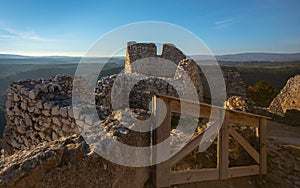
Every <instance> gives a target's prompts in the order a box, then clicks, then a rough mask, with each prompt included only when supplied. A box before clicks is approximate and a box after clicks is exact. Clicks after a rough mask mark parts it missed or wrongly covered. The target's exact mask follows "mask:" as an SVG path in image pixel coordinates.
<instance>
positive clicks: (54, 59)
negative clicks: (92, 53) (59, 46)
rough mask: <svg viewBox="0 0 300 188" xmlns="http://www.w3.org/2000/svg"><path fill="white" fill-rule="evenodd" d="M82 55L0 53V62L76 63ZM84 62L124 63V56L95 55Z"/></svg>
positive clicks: (9, 63)
mask: <svg viewBox="0 0 300 188" xmlns="http://www.w3.org/2000/svg"><path fill="white" fill-rule="evenodd" d="M81 60H82V57H68V56H22V55H14V54H0V64H2V65H3V64H8V65H11V64H15V65H16V64H20V65H21V64H39V65H41V64H51V65H52V64H78V63H79V62H80V61H81ZM84 60H85V62H86V63H115V64H118V65H124V63H125V57H113V58H107V57H95V58H85V59H84Z"/></svg>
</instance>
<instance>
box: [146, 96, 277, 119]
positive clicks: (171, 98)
mask: <svg viewBox="0 0 300 188" xmlns="http://www.w3.org/2000/svg"><path fill="white" fill-rule="evenodd" d="M145 93H147V94H151V92H150V93H149V92H147V91H146V92H145ZM155 95H157V96H158V97H159V98H166V99H170V100H171V101H181V102H187V103H193V104H198V105H201V106H203V107H205V106H206V107H209V108H214V109H220V110H224V109H225V108H223V107H220V106H214V105H210V104H206V103H202V102H195V101H191V100H187V99H179V98H176V97H173V96H168V95H163V94H155ZM226 111H229V112H233V113H237V114H244V115H247V116H255V117H261V118H265V119H271V118H270V117H267V116H262V115H258V114H252V113H249V112H243V111H238V110H231V109H226Z"/></svg>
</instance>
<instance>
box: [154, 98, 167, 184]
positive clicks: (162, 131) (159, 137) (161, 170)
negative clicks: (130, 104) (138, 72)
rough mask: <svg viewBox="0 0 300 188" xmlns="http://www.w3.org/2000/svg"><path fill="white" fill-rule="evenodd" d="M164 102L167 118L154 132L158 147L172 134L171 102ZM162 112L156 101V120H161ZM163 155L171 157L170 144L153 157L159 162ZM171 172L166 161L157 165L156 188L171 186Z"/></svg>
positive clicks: (156, 152) (155, 142)
mask: <svg viewBox="0 0 300 188" xmlns="http://www.w3.org/2000/svg"><path fill="white" fill-rule="evenodd" d="M164 102H165V104H166V107H167V112H166V116H165V118H164V121H163V122H162V124H161V125H160V126H159V127H157V129H156V130H155V131H154V140H153V145H157V144H159V143H161V142H163V141H164V140H165V139H168V138H169V137H170V132H171V110H170V101H169V99H165V98H164ZM161 110H162V108H161V107H160V105H159V104H158V101H156V114H155V115H156V119H160V116H161V115H163V112H162V111H161ZM159 152H163V153H159ZM162 155H167V156H168V157H169V156H170V144H166V145H164V146H163V150H162V151H157V150H155V151H154V154H153V157H154V159H155V160H157V159H158V158H160V157H161V156H162ZM159 156H160V157H159ZM155 164H156V163H155ZM170 172H171V167H170V165H169V164H168V161H165V162H163V163H160V164H156V166H155V186H156V187H169V186H170V185H169V182H170V181H169V178H170Z"/></svg>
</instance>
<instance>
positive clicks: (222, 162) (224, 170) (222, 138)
mask: <svg viewBox="0 0 300 188" xmlns="http://www.w3.org/2000/svg"><path fill="white" fill-rule="evenodd" d="M228 126H229V125H228V114H227V113H226V114H225V117H224V121H223V124H222V127H221V129H220V131H219V135H218V161H217V166H218V169H219V173H220V175H219V176H220V179H222V180H224V179H227V178H228V165H229V158H228V140H229V133H228Z"/></svg>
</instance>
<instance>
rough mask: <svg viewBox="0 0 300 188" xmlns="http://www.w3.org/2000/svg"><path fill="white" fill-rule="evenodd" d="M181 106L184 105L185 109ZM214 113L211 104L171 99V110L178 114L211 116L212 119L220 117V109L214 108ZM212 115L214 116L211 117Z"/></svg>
mask: <svg viewBox="0 0 300 188" xmlns="http://www.w3.org/2000/svg"><path fill="white" fill-rule="evenodd" d="M181 106H184V107H185V109H181ZM213 110H214V111H213V112H214V113H211V112H212V109H211V107H210V106H207V105H202V104H197V103H190V102H185V101H178V100H171V112H174V113H177V114H183V115H187V116H191V117H196V118H198V117H201V118H207V119H208V118H211V119H218V118H219V114H218V112H219V109H213ZM211 115H212V117H210V116H211Z"/></svg>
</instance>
